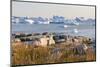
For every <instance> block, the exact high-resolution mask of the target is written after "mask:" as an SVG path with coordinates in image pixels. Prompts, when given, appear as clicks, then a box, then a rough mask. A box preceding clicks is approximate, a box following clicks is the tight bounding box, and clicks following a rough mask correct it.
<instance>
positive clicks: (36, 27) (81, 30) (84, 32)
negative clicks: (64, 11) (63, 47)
mask: <svg viewBox="0 0 100 67" xmlns="http://www.w3.org/2000/svg"><path fill="white" fill-rule="evenodd" d="M67 26H68V27H66V28H64V24H12V33H16V32H24V33H43V32H58V33H60V32H64V33H66V34H70V35H80V36H88V37H92V38H95V26H93V25H86V24H85V25H78V26H75V25H67ZM75 29H77V31H78V33H75V32H74V30H75Z"/></svg>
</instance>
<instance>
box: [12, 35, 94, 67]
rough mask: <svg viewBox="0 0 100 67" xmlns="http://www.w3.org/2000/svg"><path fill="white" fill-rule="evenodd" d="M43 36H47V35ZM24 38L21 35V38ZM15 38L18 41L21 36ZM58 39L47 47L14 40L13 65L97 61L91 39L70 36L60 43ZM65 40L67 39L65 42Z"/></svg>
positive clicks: (61, 38) (62, 37)
mask: <svg viewBox="0 0 100 67" xmlns="http://www.w3.org/2000/svg"><path fill="white" fill-rule="evenodd" d="M43 35H46V33H44V34H43ZM14 36H15V35H14ZM24 36H25V35H24ZM24 36H22V35H21V37H24ZM30 36H32V34H29V35H27V37H30ZM35 36H36V34H35ZM38 36H39V34H38ZM15 37H16V38H17V39H18V38H19V37H20V36H18V35H17V36H15ZM16 38H15V39H16ZM57 38H58V37H57V36H55V37H54V38H53V39H54V41H55V40H56V41H55V43H54V42H53V43H50V44H49V45H48V44H47V45H45V46H42V45H34V43H32V44H28V43H26V41H27V40H26V41H21V40H17V41H15V40H13V41H12V44H11V48H12V53H11V56H12V59H11V60H12V65H13V66H14V65H28V64H48V63H65V62H66V63H67V62H82V61H95V60H96V54H95V50H94V48H93V47H91V46H90V44H91V43H92V41H91V39H90V38H86V37H83V36H82V37H81V36H76V37H74V38H73V37H70V36H68V37H67V39H66V38H65V36H60V40H58V41H57ZM58 39H59V38H58ZM63 39H65V41H64V40H63ZM33 40H34V39H33ZM33 40H32V41H33ZM37 40H38V39H37ZM47 41H48V40H47ZM39 44H40V43H39Z"/></svg>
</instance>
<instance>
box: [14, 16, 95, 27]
mask: <svg viewBox="0 0 100 67" xmlns="http://www.w3.org/2000/svg"><path fill="white" fill-rule="evenodd" d="M12 24H68V25H79V24H95V19H92V18H84V17H76V18H74V19H65V17H63V16H53V17H52V18H43V17H16V16H12Z"/></svg>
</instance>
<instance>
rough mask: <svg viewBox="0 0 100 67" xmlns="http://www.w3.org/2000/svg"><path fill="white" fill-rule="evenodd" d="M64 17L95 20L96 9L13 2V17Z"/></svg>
mask: <svg viewBox="0 0 100 67" xmlns="http://www.w3.org/2000/svg"><path fill="white" fill-rule="evenodd" d="M56 15H57V16H63V17H66V18H75V17H85V18H95V7H93V6H79V5H61V4H47V3H33V2H17V1H13V2H12V16H19V17H22V16H28V17H39V16H41V17H44V18H51V17H52V16H56Z"/></svg>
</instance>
